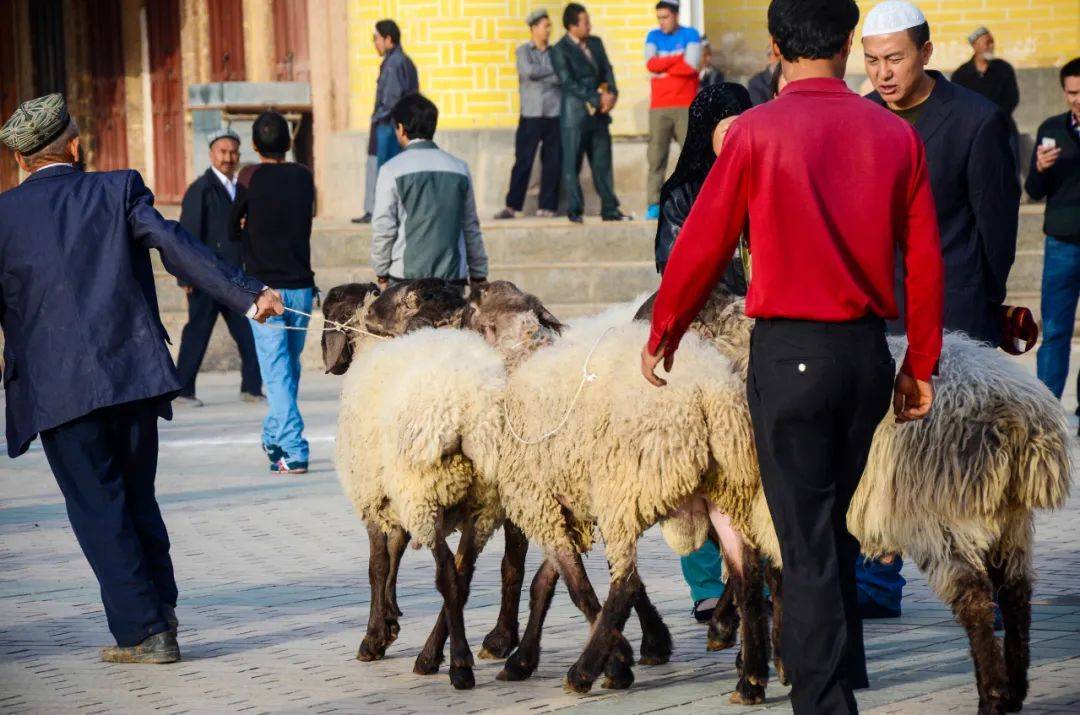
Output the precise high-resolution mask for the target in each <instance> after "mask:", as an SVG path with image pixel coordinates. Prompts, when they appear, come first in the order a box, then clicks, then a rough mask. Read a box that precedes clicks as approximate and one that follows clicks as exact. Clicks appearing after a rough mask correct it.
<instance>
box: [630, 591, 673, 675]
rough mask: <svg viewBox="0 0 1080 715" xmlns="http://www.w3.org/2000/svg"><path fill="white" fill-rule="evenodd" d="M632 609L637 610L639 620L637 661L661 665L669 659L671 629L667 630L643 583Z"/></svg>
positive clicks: (643, 663) (644, 663)
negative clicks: (639, 649) (639, 640)
mask: <svg viewBox="0 0 1080 715" xmlns="http://www.w3.org/2000/svg"><path fill="white" fill-rule="evenodd" d="M634 610H635V611H637V615H638V621H640V622H641V657H640V658H639V659H638V662H639V663H641V664H642V665H663V664H664V663H667V662H668V661H669V660H671V650H672V644H671V631H669V630H668V627H667V625H666V624H665V623H664V619H663V618H661V617H660V612H659V611H657V610H656V606H655V605H654V604H653V602H652V601H651V600H649V595H648V594H647V593H645V585H644V584H642V586H641V591H640V592H639V593H638V597H637V600H635V601H634Z"/></svg>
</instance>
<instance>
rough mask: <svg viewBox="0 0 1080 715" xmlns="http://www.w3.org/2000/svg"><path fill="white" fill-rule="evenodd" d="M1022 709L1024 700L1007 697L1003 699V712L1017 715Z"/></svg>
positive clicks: (1012, 696) (1011, 696)
mask: <svg viewBox="0 0 1080 715" xmlns="http://www.w3.org/2000/svg"><path fill="white" fill-rule="evenodd" d="M1023 709H1024V698H1022V697H1017V696H1015V695H1009V696H1007V697H1006V698H1005V712H1007V713H1018V712H1020V711H1021V710H1023Z"/></svg>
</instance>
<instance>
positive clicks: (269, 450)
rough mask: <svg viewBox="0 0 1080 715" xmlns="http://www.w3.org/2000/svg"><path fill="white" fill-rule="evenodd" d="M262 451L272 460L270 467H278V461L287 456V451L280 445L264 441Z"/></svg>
mask: <svg viewBox="0 0 1080 715" xmlns="http://www.w3.org/2000/svg"><path fill="white" fill-rule="evenodd" d="M262 451H263V454H265V455H266V457H267V459H269V460H270V469H274V468H276V467H277V463H278V461H279V460H280V459H281V458H282V457H284V456H285V453H284V452H282V451H281V447H278V446H277V445H276V444H265V443H264V444H263V445H262Z"/></svg>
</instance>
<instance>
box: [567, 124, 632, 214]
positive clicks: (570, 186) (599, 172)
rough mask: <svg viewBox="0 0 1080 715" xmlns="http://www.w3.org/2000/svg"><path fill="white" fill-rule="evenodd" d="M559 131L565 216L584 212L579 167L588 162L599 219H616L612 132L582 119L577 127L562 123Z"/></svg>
mask: <svg viewBox="0 0 1080 715" xmlns="http://www.w3.org/2000/svg"><path fill="white" fill-rule="evenodd" d="M561 131H562V155H563V159H562V171H563V190H564V191H565V192H566V213H567V214H569V215H571V216H580V215H582V214H583V213H584V212H585V198H584V196H583V195H582V193H581V180H580V179H579V178H578V175H579V174H580V173H581V164H582V162H583V161H584V159H585V157H588V158H589V168H590V169H591V170H592V177H593V186H595V187H596V193H598V194H600V215H601V216H608V217H613V216H618V214H619V200H618V199H617V198H616V197H615V177H614V169H613V168H612V163H611V161H612V160H611V132H610V131H609V129H608V123H607V122H605V121H603V118H601V117H596V116H589V117H585V119H583V120H582V121H581V123H580V124H571V123H564V124H563V125H562V127H561Z"/></svg>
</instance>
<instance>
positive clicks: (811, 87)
mask: <svg viewBox="0 0 1080 715" xmlns="http://www.w3.org/2000/svg"><path fill="white" fill-rule="evenodd" d="M850 91H851V90H850V89H848V86H847V84H845V83H844V80H842V79H839V78H837V77H811V78H810V79H799V80H795V81H794V82H788V84H787V86H785V87H784V88H783V89H782V90H780V96H781V97H783V96H784V95H785V94H803V93H806V92H828V93H831V94H835V93H838V92H839V93H848V92H850Z"/></svg>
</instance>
